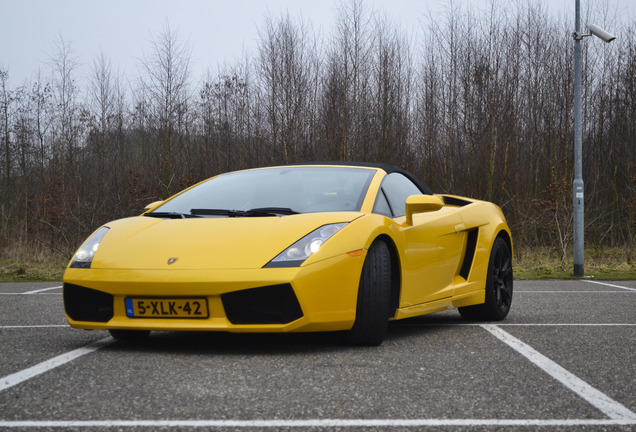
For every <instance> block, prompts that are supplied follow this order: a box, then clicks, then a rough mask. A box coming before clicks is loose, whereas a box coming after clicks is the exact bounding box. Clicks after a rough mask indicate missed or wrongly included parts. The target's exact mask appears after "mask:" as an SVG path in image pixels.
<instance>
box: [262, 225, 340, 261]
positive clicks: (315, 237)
mask: <svg viewBox="0 0 636 432" xmlns="http://www.w3.org/2000/svg"><path fill="white" fill-rule="evenodd" d="M346 225H347V222H341V223H335V224H329V225H323V226H321V227H320V228H318V229H316V230H314V231H312V232H310V233H309V234H307V235H306V236H305V237H303V238H301V239H300V240H298V241H297V242H296V243H294V244H293V245H291V246H290V247H288V248H287V249H285V250H284V251H283V252H281V253H280V254H278V256H276V258H274V259H273V260H271V261H270V262H269V263H267V265H266V266H265V267H298V266H299V265H301V264H302V263H303V262H305V260H306V259H307V258H309V257H310V256H311V255H313V254H315V253H316V252H318V250H319V249H320V246H322V244H323V243H324V242H326V241H327V240H328V239H329V238H330V237H331V236H332V235H334V234H335V233H337V232H338V231H340V230H341V229H342V228H344V227H345V226H346Z"/></svg>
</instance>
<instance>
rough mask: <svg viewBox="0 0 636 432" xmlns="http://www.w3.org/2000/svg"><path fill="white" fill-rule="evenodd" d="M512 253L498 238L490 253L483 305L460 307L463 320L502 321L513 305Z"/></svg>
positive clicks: (504, 242)
mask: <svg viewBox="0 0 636 432" xmlns="http://www.w3.org/2000/svg"><path fill="white" fill-rule="evenodd" d="M512 285H513V279H512V253H511V251H510V247H509V246H508V243H506V241H505V240H504V239H503V238H501V237H497V239H496V240H495V243H494V244H493V247H492V252H491V253H490V261H489V263H488V276H487V278H486V299H485V302H484V303H483V304H480V305H475V306H466V307H460V308H459V313H460V314H461V316H462V318H464V319H467V320H473V321H501V320H503V319H504V318H506V316H507V315H508V312H510V306H511V304H512Z"/></svg>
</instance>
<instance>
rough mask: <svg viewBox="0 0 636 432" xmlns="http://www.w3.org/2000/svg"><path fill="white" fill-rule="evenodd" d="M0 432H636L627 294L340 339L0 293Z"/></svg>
mask: <svg viewBox="0 0 636 432" xmlns="http://www.w3.org/2000/svg"><path fill="white" fill-rule="evenodd" d="M0 347H1V348H0V350H1V351H2V356H0V430H12V431H13V430H75V429H76V430H87V429H90V430H159V429H176V430H202V429H206V430H211V429H212V430H242V431H243V430H294V431H295V430H352V429H354V430H378V431H379V430H383V431H385V430H386V431H388V430H390V431H398V430H410V431H412V430H418V431H419V430H424V431H426V430H435V431H482V430H483V431H499V430H508V431H543V430H551V431H553V430H556V431H575V430H576V431H599V430H603V431H636V367H635V364H634V363H635V362H636V354H635V351H636V281H621V282H602V281H592V280H576V281H515V292H514V299H513V306H512V310H511V313H510V315H509V316H508V318H507V319H506V320H505V321H503V322H497V323H471V322H466V321H463V320H462V319H461V318H460V316H459V313H458V312H457V311H456V310H450V311H446V312H443V313H437V314H432V315H427V316H423V317H419V318H415V319H409V320H404V321H397V322H392V323H391V325H390V327H389V333H388V336H387V339H386V340H385V342H384V343H383V344H382V345H381V346H380V347H377V348H360V347H350V346H347V345H346V344H344V343H343V342H342V340H341V337H340V336H339V335H338V334H283V335H261V334H226V333H176V332H175V333H171V332H157V333H153V334H152V335H151V337H150V339H149V340H148V341H146V342H143V343H137V344H124V343H121V342H116V341H114V340H113V339H112V338H110V336H109V335H108V333H107V332H104V331H84V330H76V329H72V328H70V327H69V326H68V324H67V323H66V318H65V315H64V310H63V304H62V288H61V283H57V284H56V283H20V284H11V283H4V284H0Z"/></svg>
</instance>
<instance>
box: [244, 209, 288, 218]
mask: <svg viewBox="0 0 636 432" xmlns="http://www.w3.org/2000/svg"><path fill="white" fill-rule="evenodd" d="M245 214H246V216H269V215H274V216H276V215H295V214H299V213H298V212H297V211H294V210H292V209H290V208H288V207H258V208H253V209H249V210H245Z"/></svg>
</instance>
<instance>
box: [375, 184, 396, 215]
mask: <svg viewBox="0 0 636 432" xmlns="http://www.w3.org/2000/svg"><path fill="white" fill-rule="evenodd" d="M373 213H377V214H381V215H382V216H386V217H388V218H392V217H393V213H392V212H391V207H389V202H388V201H387V200H386V196H385V195H384V192H383V191H382V189H380V190H379V191H378V196H377V198H376V199H375V204H374V205H373Z"/></svg>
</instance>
